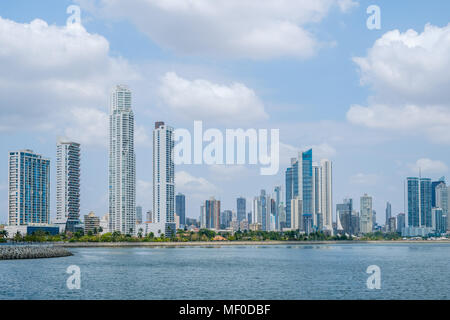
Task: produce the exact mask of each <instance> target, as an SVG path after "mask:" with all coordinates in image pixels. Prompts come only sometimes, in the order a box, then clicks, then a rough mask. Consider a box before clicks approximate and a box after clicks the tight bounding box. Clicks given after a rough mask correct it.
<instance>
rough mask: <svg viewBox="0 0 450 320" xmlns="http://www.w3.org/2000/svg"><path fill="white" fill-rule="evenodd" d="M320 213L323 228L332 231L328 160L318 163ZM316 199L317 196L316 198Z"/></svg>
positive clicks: (330, 168) (330, 177) (331, 186)
mask: <svg viewBox="0 0 450 320" xmlns="http://www.w3.org/2000/svg"><path fill="white" fill-rule="evenodd" d="M320 182H321V186H320V198H321V199H320V200H321V206H320V208H321V209H320V213H321V214H322V219H323V228H324V229H325V230H329V231H332V230H333V165H332V162H331V161H330V160H327V159H323V160H321V161H320ZM316 197H317V196H316Z"/></svg>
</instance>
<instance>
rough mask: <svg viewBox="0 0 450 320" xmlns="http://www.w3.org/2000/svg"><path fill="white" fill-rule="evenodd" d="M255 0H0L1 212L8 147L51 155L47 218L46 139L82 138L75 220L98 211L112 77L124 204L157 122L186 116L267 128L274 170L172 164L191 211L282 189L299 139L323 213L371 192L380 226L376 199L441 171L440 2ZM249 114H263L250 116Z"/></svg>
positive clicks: (1, 210) (445, 31)
mask: <svg viewBox="0 0 450 320" xmlns="http://www.w3.org/2000/svg"><path fill="white" fill-rule="evenodd" d="M187 3H191V7H188V6H187ZM257 3H259V2H257V1H227V2H225V1H222V2H220V1H206V0H205V1H191V2H188V1H175V0H172V1H159V0H146V1H145V0H131V1H127V2H126V3H125V4H124V3H123V2H122V4H120V2H119V1H117V0H101V1H87V0H78V1H75V2H73V1H50V0H48V1H39V3H37V2H36V1H31V0H28V1H25V0H17V1H13V2H11V1H8V2H6V1H3V2H1V3H0V17H1V20H0V48H2V49H0V66H1V69H2V70H3V72H0V98H1V100H0V101H2V102H1V104H0V114H1V119H2V120H0V134H1V136H2V139H1V142H0V150H1V153H2V154H3V155H4V158H3V159H4V161H1V162H0V191H1V192H2V193H3V194H4V196H3V197H0V222H6V220H7V210H8V208H7V190H6V186H7V152H8V151H9V150H15V149H23V148H30V149H33V150H34V151H36V152H38V153H41V154H43V155H45V156H47V157H49V158H51V159H52V202H53V205H52V209H51V212H52V216H54V213H55V205H54V198H55V185H54V177H55V155H56V140H57V138H58V137H67V138H70V139H73V140H77V141H80V142H81V143H82V194H81V196H82V205H81V207H82V212H81V214H82V215H84V214H87V213H88V212H89V211H94V212H95V213H96V214H98V215H103V214H105V213H106V212H107V203H108V202H107V161H108V151H107V147H106V141H107V140H106V139H107V113H108V105H109V102H108V90H109V89H110V88H111V87H112V86H113V85H114V84H116V83H127V84H128V85H129V86H130V87H131V89H132V90H133V101H134V104H133V108H134V110H135V117H136V125H137V130H138V131H137V133H136V136H137V137H136V140H137V141H136V154H137V180H138V183H137V188H138V191H137V202H138V203H139V204H141V205H142V206H143V207H144V210H145V211H146V210H148V209H150V208H151V201H152V200H151V169H149V168H150V165H151V156H152V155H151V130H152V127H153V123H154V122H155V121H158V120H164V121H166V122H167V123H168V124H170V125H172V126H174V127H182V128H188V129H191V128H192V125H193V121H194V120H203V123H204V126H205V127H206V128H208V127H211V128H219V129H225V128H238V127H242V128H279V129H280V141H281V143H282V148H281V157H282V159H283V161H282V164H281V167H280V172H279V174H278V175H276V176H260V175H259V173H258V172H259V169H258V168H256V167H254V166H244V167H220V166H216V167H208V166H187V165H183V166H179V167H177V173H178V174H177V177H178V182H179V183H178V184H177V187H176V188H177V191H181V192H184V193H186V195H187V209H188V212H187V215H188V216H190V217H195V218H197V217H198V215H199V206H200V203H201V201H202V199H203V200H204V199H206V198H208V197H209V196H212V195H215V196H216V197H217V198H220V199H221V200H222V207H223V209H235V206H236V204H235V199H236V197H238V196H240V195H243V196H245V197H247V199H248V200H250V199H251V198H252V197H253V196H255V195H257V194H258V193H259V190H260V189H266V190H267V191H269V192H271V191H272V190H273V187H274V186H275V185H279V184H281V185H283V187H284V170H285V168H286V166H287V161H288V159H289V158H290V157H292V156H295V153H296V150H301V149H303V148H306V147H310V146H312V147H313V153H314V157H315V159H316V160H317V161H318V160H320V158H321V157H324V158H325V157H326V158H329V159H330V160H332V161H333V168H334V172H333V179H334V181H333V191H334V193H333V198H334V199H333V200H334V207H335V204H336V203H340V202H341V201H342V198H344V197H347V196H349V197H352V198H353V199H354V202H355V203H356V209H359V197H360V196H361V195H363V194H364V193H368V194H370V195H372V196H373V197H374V209H375V210H376V211H377V219H378V221H379V222H384V208H385V203H386V201H390V202H391V203H392V209H393V212H394V214H397V213H399V212H403V181H404V178H405V177H406V176H411V175H417V171H418V167H421V169H422V172H423V175H424V176H429V177H431V178H433V179H437V178H439V177H441V176H443V175H444V176H445V175H448V165H449V163H448V158H449V152H448V145H449V144H450V134H449V133H448V132H449V129H450V110H449V108H450V96H449V93H448V90H445V89H446V88H448V85H449V84H450V76H449V75H450V62H449V61H448V60H449V59H448V57H449V56H450V55H449V54H450V27H447V25H448V23H449V21H448V12H449V9H450V3H449V2H448V1H444V0H441V1H437V0H435V1H427V2H425V1H406V0H402V1H375V0H373V1H356V0H353V1H352V0H320V1H287V2H285V1H275V0H268V1H266V2H264V5H262V4H259V5H258V4H257ZM71 4H77V5H80V6H81V18H82V26H83V28H82V30H75V31H74V30H68V27H66V20H67V18H68V16H69V15H68V14H67V13H66V8H67V7H68V6H69V5H71ZM372 4H376V5H378V6H379V7H380V9H381V30H369V29H368V28H367V27H366V20H367V18H368V14H367V13H366V9H367V7H368V6H369V5H372ZM35 19H40V20H42V21H41V22H39V21H38V22H36V21H34V22H33V23H31V22H32V21H33V20H35ZM43 21H45V23H44V22H43ZM30 23H31V24H30ZM427 24H430V25H431V26H430V27H428V28H427V29H425V26H426V25H427ZM409 29H412V30H414V31H415V32H416V33H414V32H413V31H410V32H409V33H406V32H407V30H409ZM395 30H398V32H396V31H395ZM377 41H378V42H377ZM357 57H358V58H360V59H359V60H358V59H355V58H357ZM168 73H172V74H174V75H175V77H172V78H171V77H167V75H168ZM180 81H181V82H183V81H185V82H183V83H187V84H189V88H191V89H187V90H184V89H183V88H180V86H179V85H178V84H179V83H180ZM236 83H239V84H240V85H241V87H244V88H246V89H247V90H246V91H245V92H244V94H242V92H241V93H239V92H237V90H236V86H234V85H233V84H236ZM208 88H209V89H211V88H215V89H217V90H219V91H225V92H227V94H228V96H227V99H229V100H228V101H227V102H228V103H232V104H236V105H238V106H241V107H240V108H238V109H236V110H234V113H232V114H230V116H228V117H223V116H222V113H221V110H219V109H220V101H219V100H220V97H217V96H214V95H208V94H206V93H205V94H206V96H204V95H203V94H204V92H203V91H202V90H208ZM163 90H169V91H168V92H170V93H171V95H173V96H174V97H177V98H179V99H180V101H182V102H181V104H180V103H178V104H177V103H174V102H173V101H172V100H171V99H169V98H170V97H169V98H168V97H167V96H164V95H162V94H161V92H162V91H163ZM189 90H191V91H189ZM247 95H249V96H250V97H251V98H252V99H250V101H249V100H248V98H249V96H247ZM204 97H207V99H203V98H204ZM205 105H206V106H205ZM183 108H188V110H190V111H191V112H190V113H189V114H185V113H183V112H182V110H186V109H183ZM205 108H206V109H205ZM205 110H206V111H207V112H205ZM261 110H263V111H264V112H265V113H266V114H267V115H268V118H265V119H262V118H261V117H257V116H256V115H257V114H258V111H261ZM249 115H250V116H249ZM250 206H251V204H250V201H248V202H247V207H248V211H249V210H250Z"/></svg>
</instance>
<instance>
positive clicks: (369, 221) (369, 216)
mask: <svg viewBox="0 0 450 320" xmlns="http://www.w3.org/2000/svg"><path fill="white" fill-rule="evenodd" d="M359 223H360V232H361V233H370V232H372V230H373V209H372V197H371V196H368V195H367V194H364V196H362V197H361V207H360V221H359Z"/></svg>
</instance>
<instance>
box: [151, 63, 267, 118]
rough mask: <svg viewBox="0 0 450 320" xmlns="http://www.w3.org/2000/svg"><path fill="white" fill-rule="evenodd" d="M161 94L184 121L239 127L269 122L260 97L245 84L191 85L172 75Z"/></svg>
mask: <svg viewBox="0 0 450 320" xmlns="http://www.w3.org/2000/svg"><path fill="white" fill-rule="evenodd" d="M159 94H160V96H161V99H162V102H163V104H164V106H165V107H168V108H169V109H170V111H172V115H173V116H177V115H178V116H179V117H182V118H183V119H186V118H188V119H192V120H206V119H208V120H211V121H215V122H220V123H233V124H239V123H248V122H249V121H259V120H264V119H267V118H268V115H267V113H266V112H265V111H264V105H263V104H262V102H261V101H260V99H259V98H258V96H257V95H256V94H255V92H254V91H253V90H252V89H249V88H248V87H246V86H245V85H244V84H242V83H232V84H230V85H221V84H216V83H212V82H210V81H208V80H203V79H196V80H192V81H191V80H187V79H184V78H181V77H179V76H178V75H177V74H176V73H174V72H168V73H166V75H165V76H164V77H163V78H162V81H161V86H160V87H159Z"/></svg>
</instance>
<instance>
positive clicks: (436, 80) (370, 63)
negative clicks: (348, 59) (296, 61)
mask: <svg viewBox="0 0 450 320" xmlns="http://www.w3.org/2000/svg"><path fill="white" fill-rule="evenodd" d="M449 56H450V24H449V25H447V26H445V27H442V28H440V27H437V26H432V25H429V24H427V25H426V26H425V29H424V31H423V32H422V33H418V32H416V31H414V30H408V31H406V32H404V33H401V32H400V31H398V30H394V31H390V32H387V33H386V34H384V35H383V36H382V37H381V38H380V39H378V40H377V41H376V42H375V44H374V45H373V47H372V48H370V49H369V51H368V54H367V56H366V57H358V58H354V62H355V63H356V64H357V65H358V67H359V70H360V74H361V83H362V84H363V85H369V86H370V87H371V88H372V89H373V91H374V96H373V97H371V99H370V103H369V105H368V106H360V105H354V106H352V107H351V108H350V109H349V111H348V113H347V119H348V120H349V121H350V122H352V123H354V124H359V125H363V126H367V127H372V128H384V129H394V130H401V131H404V132H408V133H413V134H416V133H425V134H426V135H427V136H428V137H429V138H430V139H431V140H432V141H433V142H437V143H450V136H449V135H448V128H449V125H450V91H449V90H448V88H449V87H450V59H449V58H448V57H449Z"/></svg>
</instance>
